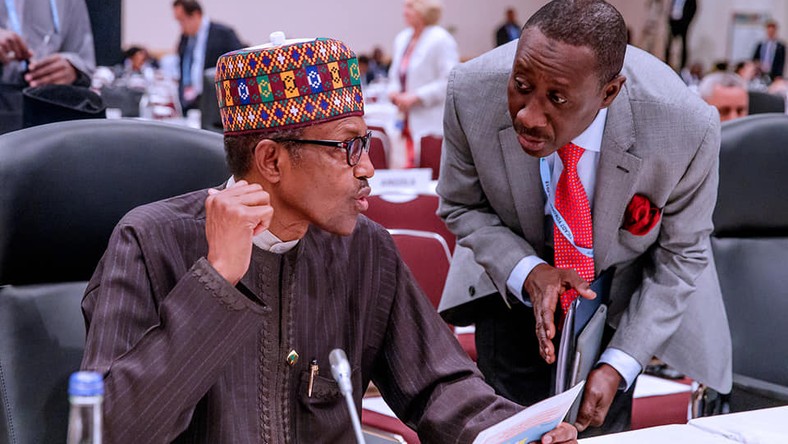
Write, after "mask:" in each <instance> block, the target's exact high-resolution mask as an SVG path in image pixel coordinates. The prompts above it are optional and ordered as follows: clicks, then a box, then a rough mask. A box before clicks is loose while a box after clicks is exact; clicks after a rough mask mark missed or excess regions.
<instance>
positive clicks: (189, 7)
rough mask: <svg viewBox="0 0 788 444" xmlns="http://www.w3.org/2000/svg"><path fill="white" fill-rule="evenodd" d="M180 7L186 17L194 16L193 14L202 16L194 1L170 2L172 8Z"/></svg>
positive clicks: (200, 7) (180, 0)
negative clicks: (197, 13) (196, 13)
mask: <svg viewBox="0 0 788 444" xmlns="http://www.w3.org/2000/svg"><path fill="white" fill-rule="evenodd" d="M176 6H180V7H181V8H183V12H185V13H186V15H190V16H191V15H194V13H195V12H199V13H200V14H202V6H200V3H198V2H197V1H196V0H175V1H174V2H172V7H173V8H174V7H176Z"/></svg>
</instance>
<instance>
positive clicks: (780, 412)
mask: <svg viewBox="0 0 788 444" xmlns="http://www.w3.org/2000/svg"><path fill="white" fill-rule="evenodd" d="M786 423H788V406H785V407H774V408H770V409H763V410H753V411H749V412H740V413H730V414H727V415H718V416H708V417H705V418H697V419H692V420H690V422H689V424H690V425H691V426H693V427H696V428H698V429H700V430H703V431H705V432H707V433H710V434H715V435H717V436H720V437H725V438H727V439H729V440H731V441H735V442H739V443H745V444H784V443H788V432H786V430H785V424H786Z"/></svg>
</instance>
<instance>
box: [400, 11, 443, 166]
mask: <svg viewBox="0 0 788 444" xmlns="http://www.w3.org/2000/svg"><path fill="white" fill-rule="evenodd" d="M442 11H443V4H442V2H441V1H440V0H405V3H404V16H405V22H406V23H407V25H408V28H406V29H404V30H402V31H401V32H400V33H399V34H397V37H396V38H395V39H394V51H393V54H392V62H391V67H390V68H389V88H388V90H389V98H390V99H391V102H392V103H393V104H394V105H396V106H397V108H399V111H400V112H401V113H402V114H403V117H404V125H403V137H404V138H405V141H406V147H407V148H406V153H405V157H406V158H405V162H404V165H403V166H404V167H410V166H414V161H415V159H418V154H419V141H420V140H421V138H422V137H423V136H426V135H438V136H442V135H443V106H444V102H445V100H446V81H447V79H448V77H449V71H451V69H452V68H453V67H454V65H456V64H457V63H458V62H459V54H458V51H457V42H456V41H455V40H454V37H452V36H451V34H449V32H448V31H446V30H445V29H444V28H442V27H440V26H438V25H437V23H438V21H439V20H440V17H441V13H442ZM397 163H399V162H397Z"/></svg>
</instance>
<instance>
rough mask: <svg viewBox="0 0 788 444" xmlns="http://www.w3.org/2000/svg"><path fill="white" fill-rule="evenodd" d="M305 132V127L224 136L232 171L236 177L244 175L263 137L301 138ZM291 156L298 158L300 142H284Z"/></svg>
mask: <svg viewBox="0 0 788 444" xmlns="http://www.w3.org/2000/svg"><path fill="white" fill-rule="evenodd" d="M303 133H304V129H303V128H296V129H289V130H281V131H269V132H264V133H249V134H238V135H225V136H224V153H225V155H226V159H227V166H228V168H230V173H231V174H232V175H233V176H235V177H236V178H239V177H243V176H245V175H246V173H248V172H249V170H250V169H251V168H252V159H253V158H254V149H255V147H256V146H257V144H258V143H260V141H261V140H263V139H271V140H276V139H299V138H301V136H302V135H303ZM282 144H283V145H285V148H286V149H287V150H288V152H289V153H290V155H291V156H293V158H294V159H296V160H297V158H298V149H297V148H298V146H299V145H298V144H297V143H291V142H282Z"/></svg>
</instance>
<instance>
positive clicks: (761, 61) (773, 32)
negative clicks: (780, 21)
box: [752, 20, 785, 80]
mask: <svg viewBox="0 0 788 444" xmlns="http://www.w3.org/2000/svg"><path fill="white" fill-rule="evenodd" d="M752 59H753V61H755V62H756V63H757V64H758V66H759V67H760V68H761V72H762V73H763V74H766V75H768V76H769V79H771V80H774V79H777V78H781V77H782V76H783V70H784V68H785V44H783V42H781V41H779V40H777V22H775V21H773V20H770V21H768V22H766V40H764V41H762V42H760V43H758V46H757V47H756V48H755V53H754V54H753V56H752Z"/></svg>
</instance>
